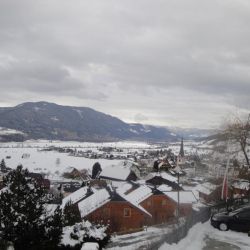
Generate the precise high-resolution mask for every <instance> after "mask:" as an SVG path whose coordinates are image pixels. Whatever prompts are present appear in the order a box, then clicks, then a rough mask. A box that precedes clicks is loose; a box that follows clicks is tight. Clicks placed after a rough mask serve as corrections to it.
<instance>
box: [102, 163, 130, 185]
mask: <svg viewBox="0 0 250 250" xmlns="http://www.w3.org/2000/svg"><path fill="white" fill-rule="evenodd" d="M130 171H131V164H128V163H127V162H126V161H123V162H121V163H119V164H118V165H110V166H107V167H106V168H104V169H103V171H102V172H101V174H100V177H108V178H112V179H118V180H126V179H127V177H128V176H129V174H130Z"/></svg>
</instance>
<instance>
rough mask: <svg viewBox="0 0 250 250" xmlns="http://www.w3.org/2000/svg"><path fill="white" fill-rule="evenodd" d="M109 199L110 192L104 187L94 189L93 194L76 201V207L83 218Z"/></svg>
mask: <svg viewBox="0 0 250 250" xmlns="http://www.w3.org/2000/svg"><path fill="white" fill-rule="evenodd" d="M109 201H110V194H109V192H108V191H107V190H106V189H100V190H96V191H95V192H94V194H92V195H90V196H89V197H87V198H86V199H84V200H83V201H80V202H79V203H78V208H79V211H80V213H81V217H82V218H84V217H85V216H87V215H88V214H90V213H91V212H93V211H95V210H96V209H98V208H99V207H101V206H103V205H104V204H106V203H107V202H109Z"/></svg>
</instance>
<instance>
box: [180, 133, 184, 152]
mask: <svg viewBox="0 0 250 250" xmlns="http://www.w3.org/2000/svg"><path fill="white" fill-rule="evenodd" d="M179 156H180V157H184V145H183V137H182V138H181V148H180V153H179Z"/></svg>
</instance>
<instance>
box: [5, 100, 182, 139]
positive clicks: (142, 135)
mask: <svg viewBox="0 0 250 250" xmlns="http://www.w3.org/2000/svg"><path fill="white" fill-rule="evenodd" d="M0 117H1V119H0V126H1V127H4V128H8V129H12V130H17V131H19V133H18V134H16V136H17V135H18V136H17V139H18V140H21V139H49V140H77V141H114V140H144V141H172V140H176V139H178V136H177V135H173V134H172V133H171V131H169V130H168V129H166V128H163V127H157V126H150V125H147V126H146V125H142V124H128V123H125V122H123V121H122V120H120V119H118V118H116V117H113V116H110V115H107V114H104V113H101V112H98V111H95V110H93V109H91V108H87V107H72V106H61V105H57V104H54V103H48V102H34V103H33V102H27V103H23V104H20V105H17V106H15V107H9V108H0ZM9 136H10V135H7V134H5V135H4V136H3V137H4V140H7V139H8V137H9ZM3 137H1V136H0V139H1V138H2V140H3ZM10 138H11V139H12V140H13V135H12V136H11V137H10ZM14 139H15V138H14Z"/></svg>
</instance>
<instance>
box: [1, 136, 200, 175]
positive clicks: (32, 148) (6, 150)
mask: <svg viewBox="0 0 250 250" xmlns="http://www.w3.org/2000/svg"><path fill="white" fill-rule="evenodd" d="M51 146H55V147H63V148H71V149H76V150H81V151H86V150H91V151H92V152H99V153H100V151H99V149H100V148H103V147H112V148H116V149H122V153H120V154H121V155H122V154H124V155H127V154H130V153H133V152H135V151H137V152H142V151H144V150H145V151H147V150H159V149H166V148H170V149H172V151H173V152H174V153H176V154H178V153H179V150H180V142H177V143H171V144H169V145H168V146H166V145H159V144H157V145H154V144H148V143H146V142H133V141H120V142H110V143H92V142H75V141H67V142H65V141H48V140H30V141H25V142H8V143H0V160H2V159H5V162H6V165H7V167H10V168H16V166H17V165H18V164H22V165H23V166H24V167H25V168H28V169H29V170H30V171H33V172H44V173H55V172H59V173H62V172H64V170H65V169H66V168H68V167H75V168H77V169H88V170H89V171H91V170H92V166H93V165H94V163H95V162H97V161H98V162H99V163H100V164H101V167H102V168H103V169H104V168H105V167H106V166H108V165H116V164H118V163H119V162H120V160H116V159H115V160H109V159H89V158H84V157H74V156H70V155H68V154H66V153H59V152H55V151H41V149H43V148H48V147H51ZM196 146H197V143H196V142H192V141H189V142H185V151H186V153H187V154H190V153H192V152H195V151H196ZM114 154H116V153H114ZM7 156H9V157H7ZM22 156H24V157H22Z"/></svg>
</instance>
